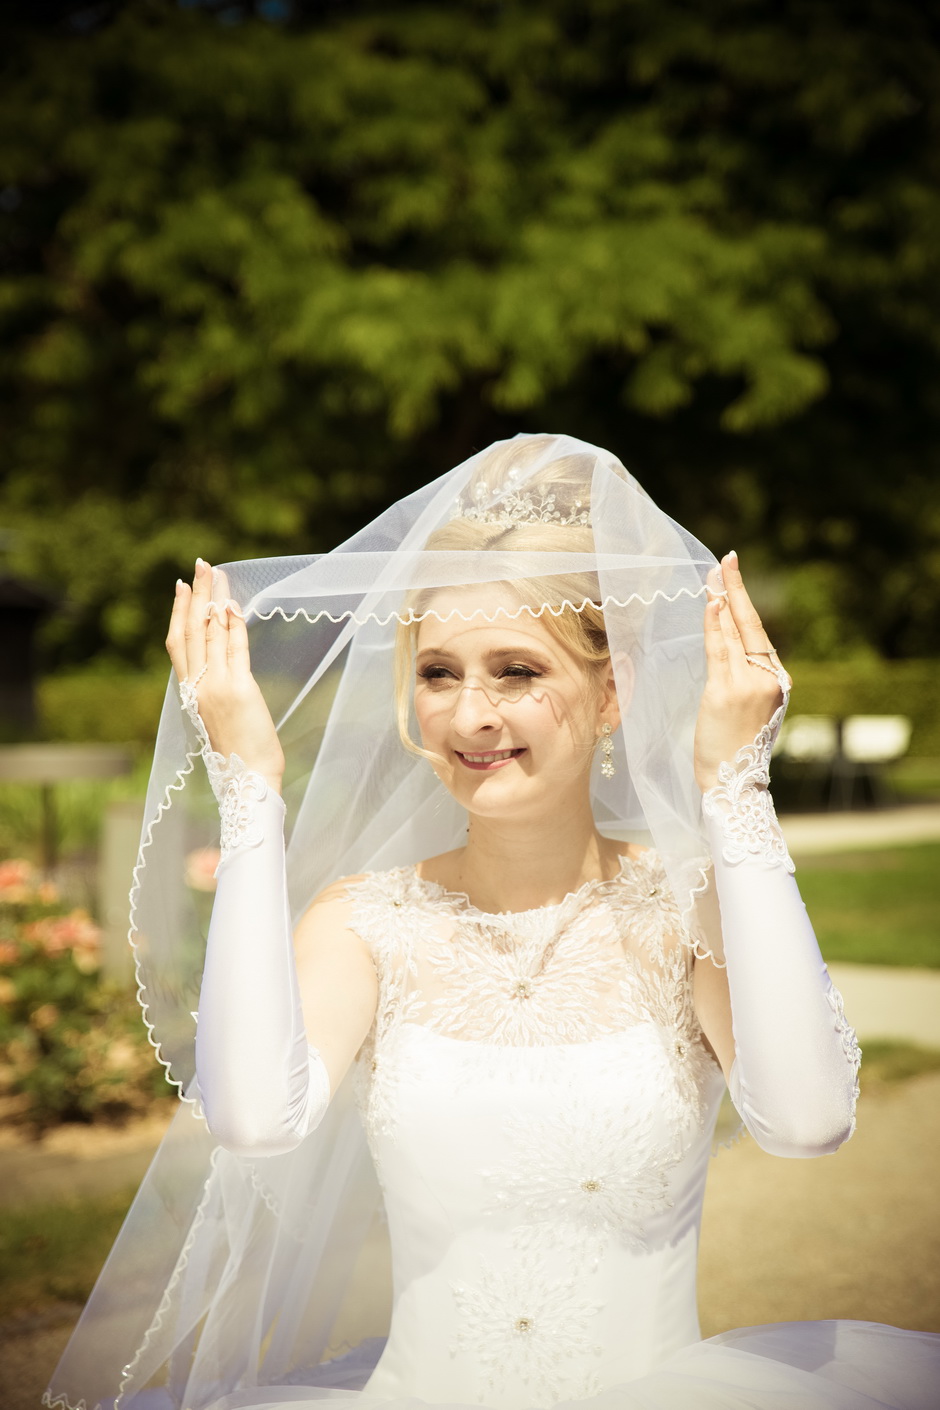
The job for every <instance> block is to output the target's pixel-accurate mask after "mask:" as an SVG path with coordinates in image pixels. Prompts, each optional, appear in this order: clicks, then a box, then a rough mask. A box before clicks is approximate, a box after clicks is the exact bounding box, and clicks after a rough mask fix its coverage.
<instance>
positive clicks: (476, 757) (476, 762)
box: [454, 749, 525, 769]
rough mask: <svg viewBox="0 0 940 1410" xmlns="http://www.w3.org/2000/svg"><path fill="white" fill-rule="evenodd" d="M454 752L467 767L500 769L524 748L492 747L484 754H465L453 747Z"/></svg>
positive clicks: (516, 756) (523, 751)
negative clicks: (492, 748)
mask: <svg viewBox="0 0 940 1410" xmlns="http://www.w3.org/2000/svg"><path fill="white" fill-rule="evenodd" d="M454 753H455V754H456V755H457V758H458V759H459V760H460V762H461V763H462V764H465V765H466V766H467V768H468V769H501V768H503V767H505V765H506V764H509V763H511V762H512V760H513V759H518V757H519V755H520V754H524V753H525V750H524V749H494V750H491V751H490V752H489V753H486V754H467V753H462V752H461V751H460V750H459V749H455V750H454Z"/></svg>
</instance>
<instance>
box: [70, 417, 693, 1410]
mask: <svg viewBox="0 0 940 1410" xmlns="http://www.w3.org/2000/svg"><path fill="white" fill-rule="evenodd" d="M455 523H458V524H460V525H462V526H464V527H465V526H466V525H467V524H468V523H469V524H472V525H475V526H477V529H478V531H479V533H478V536H477V538H476V539H473V538H472V536H471V538H469V539H467V540H466V544H465V545H464V546H462V547H461V546H460V543H461V542H462V540H459V538H458V540H454V537H453V525H454V524H455ZM481 535H482V538H481V537H480V536H481ZM484 540H485V543H484ZM455 542H456V543H457V546H454V543H455ZM440 545H444V546H440ZM716 571H717V565H716V560H715V558H714V556H713V555H712V554H711V553H710V552H709V551H708V550H707V549H706V548H705V547H704V546H703V545H702V544H700V543H699V542H698V541H697V540H696V539H695V538H694V537H693V536H692V535H691V534H689V533H687V532H686V531H685V530H684V529H683V528H681V527H680V526H679V525H678V524H676V523H675V522H674V521H673V520H671V519H670V518H669V517H668V516H667V515H666V514H665V513H663V511H662V510H660V509H659V508H658V507H657V506H656V505H655V504H654V503H653V501H652V500H651V499H650V497H649V496H648V495H647V494H646V493H645V491H644V490H643V489H642V488H641V486H640V485H639V484H638V483H637V481H636V480H635V479H634V478H633V477H632V476H631V475H630V474H629V473H628V472H627V471H626V470H625V469H624V467H623V466H622V464H621V463H620V462H619V461H618V460H617V459H616V458H615V457H614V456H613V455H611V454H610V453H609V452H607V451H605V450H602V449H600V448H599V447H596V446H592V445H589V444H587V443H586V442H583V441H580V440H577V439H575V438H573V437H567V436H554V435H520V436H517V437H515V438H513V439H512V440H508V441H504V442H498V443H497V444H496V445H495V446H492V447H489V448H487V449H486V450H484V451H481V452H479V453H477V454H476V455H474V456H471V457H470V459H468V460H467V461H465V462H464V463H463V464H461V465H458V466H457V467H455V468H454V469H452V470H450V471H448V472H447V473H446V474H444V475H442V476H441V477H440V478H439V479H437V480H435V481H433V482H432V483H430V484H428V485H426V486H425V487H424V488H422V489H420V490H419V491H417V492H416V493H415V494H413V495H411V496H409V497H408V498H406V499H403V500H401V501H399V502H398V503H397V504H395V505H393V506H392V507H391V508H390V509H389V510H387V511H386V512H385V513H384V514H382V515H380V516H379V517H378V518H377V519H376V520H375V521H374V522H373V523H371V524H370V525H368V526H367V527H366V528H365V529H363V530H362V531H361V532H359V533H357V534H356V535H354V536H353V537H352V538H351V539H349V540H348V541H347V542H346V543H344V544H342V545H341V546H340V547H339V548H337V549H336V550H334V551H333V552H332V553H329V554H325V555H322V556H319V557H307V558H274V559H266V560H255V561H251V562H243V563H230V564H226V565H224V567H223V569H222V571H221V573H220V575H219V578H218V582H219V589H218V590H219V592H220V593H222V592H224V593H226V594H230V595H231V596H233V597H234V598H235V599H236V600H237V601H238V602H239V603H240V604H241V606H242V609H243V611H244V612H245V615H246V617H247V620H248V623H249V631H250V640H251V650H252V666H253V670H254V672H255V674H256V676H257V678H258V680H259V681H260V683H261V685H262V688H263V690H264V692H265V694H266V697H267V699H268V701H269V704H270V705H271V709H272V713H273V714H274V717H275V720H276V721H277V722H278V728H279V731H280V734H281V738H282V741H283V744H284V749H285V755H286V758H287V761H288V772H287V775H286V779H285V801H286V803H287V809H288V876H289V886H290V895H291V903H292V907H293V910H294V913H295V916H298V917H299V916H300V915H301V914H302V913H303V911H304V910H305V909H306V907H307V906H308V905H309V903H310V901H311V900H312V899H313V897H315V896H316V895H317V894H318V892H319V891H320V890H321V889H322V888H323V887H324V886H326V885H328V884H330V883H331V882H333V881H334V880H336V879H337V878H339V877H342V876H346V875H353V874H358V873H362V872H373V871H381V870H383V869H385V868H388V867H392V866H397V865H405V864H408V863H412V862H415V861H418V860H420V859H421V858H423V857H425V856H429V855H433V854H435V853H438V852H441V851H445V850H447V849H449V848H452V847H455V846H458V845H459V844H460V842H461V840H462V838H463V836H464V833H465V829H466V815H465V814H464V813H463V811H462V810H461V809H460V808H459V807H458V805H457V804H456V803H455V802H454V801H453V799H452V798H451V797H450V796H449V795H448V794H447V793H446V791H445V790H444V788H443V786H442V785H441V784H440V783H439V781H438V780H437V778H436V776H435V774H434V773H433V771H432V769H431V768H430V766H429V764H428V763H427V761H426V760H425V759H423V758H421V757H418V756H417V755H416V754H415V753H412V752H408V751H407V750H406V749H405V748H403V747H402V741H401V737H400V729H399V720H398V713H397V705H396V676H395V660H396V649H397V650H399V651H400V646H401V633H402V629H403V627H405V628H407V626H408V624H409V623H413V622H414V621H416V620H418V619H420V618H421V617H422V616H423V615H425V614H427V613H436V614H437V615H438V616H440V617H443V620H444V622H445V624H446V620H448V618H449V617H451V616H454V615H457V616H460V617H463V618H466V617H470V616H475V615H481V614H482V615H486V616H490V617H493V616H498V615H499V614H502V615H504V616H506V615H512V614H514V613H517V612H531V613H534V614H536V615H540V614H543V613H546V612H548V613H552V614H554V615H555V616H558V615H559V614H560V613H562V612H563V611H566V610H574V611H583V610H584V609H585V607H586V605H588V604H589V603H593V604H600V606H601V607H602V609H603V613H604V621H605V626H606V631H607V636H608V640H609V643H610V648H611V656H612V661H613V664H614V669H615V675H616V680H617V688H618V694H619V695H620V697H621V705H622V708H623V723H622V726H621V728H620V729H619V730H618V731H617V732H616V735H615V738H614V763H615V765H616V768H617V772H616V775H615V778H614V779H613V780H608V779H602V778H601V777H600V772H599V769H598V770H596V771H595V776H594V779H593V784H592V799H593V804H594V808H595V817H596V819H597V822H598V825H599V826H600V828H601V829H602V830H603V831H604V832H605V833H607V834H608V835H611V836H617V837H623V838H626V839H631V840H640V841H646V842H650V843H651V844H652V845H653V846H655V847H656V849H657V850H658V851H659V852H660V854H661V855H662V857H663V860H664V862H665V865H666V870H667V875H668V877H669V880H670V884H671V886H672V888H673V890H674V892H675V895H676V898H677V901H678V903H679V907H680V911H681V913H682V914H683V916H684V918H685V921H686V924H687V927H688V943H689V945H690V946H691V947H692V948H694V949H695V951H696V953H698V954H708V953H710V954H713V955H714V956H715V958H716V959H717V960H718V962H720V961H721V955H720V949H719V944H718V931H717V927H716V926H715V925H714V924H713V922H712V921H711V920H710V919H709V915H710V899H709V894H708V885H707V882H708V867H709V856H708V846H707V843H706V840H705V836H704V832H703V828H702V823H701V798H700V793H699V790H698V788H697V786H696V783H695V779H694V774H693V771H692V737H693V732H694V724H695V716H696V711H697V707H698V701H699V697H700V695H701V691H702V688H703V685H704V680H705V660H704V650H703V642H702V612H703V607H704V601H705V584H706V579H708V580H709V582H710V583H711V584H712V585H713V586H714V585H715V584H716V583H717V584H718V585H719V586H720V579H717V578H716V577H715V573H716ZM710 575H711V576H710ZM494 584H496V585H498V586H499V588H500V591H501V595H499V596H498V606H496V607H494V606H493V601H494V599H493V598H492V596H491V595H490V594H489V592H488V588H490V587H492V585H494ZM506 585H509V587H510V589H511V594H512V599H511V601H512V605H511V606H507V602H506V595H505V591H504V590H505V588H506ZM442 604H444V608H445V610H442ZM415 733H416V732H415V731H414V730H413V731H412V734H413V736H414V734H415ZM198 754H199V744H198V740H197V739H196V737H195V734H194V732H193V729H192V726H191V724H190V722H189V720H188V719H187V717H186V716H185V715H184V713H183V712H182V711H181V709H180V703H179V694H178V683H177V682H176V680H175V678H171V680H170V683H169V686H168V690H167V695H166V699H165V702H164V707H163V713H162V717H161V722H160V729H159V735H158V740H157V746H156V751H155V757H154V764H153V772H152V775H151V781H150V787H149V790H148V795H147V801H146V810H145V818H144V826H143V833H142V838H141V846H140V853H139V858H138V864H137V867H136V869H135V874H134V885H133V889H132V892H131V931H130V935H131V940H132V943H133V945H134V950H135V956H136V965H137V978H138V983H139V997H140V1002H141V1007H142V1012H143V1017H144V1021H145V1023H146V1024H147V1027H148V1031H149V1033H150V1037H151V1041H152V1043H153V1045H154V1047H155V1049H156V1054H157V1056H158V1058H159V1060H160V1062H161V1063H163V1065H164V1066H165V1068H166V1071H167V1078H168V1080H169V1081H170V1082H172V1083H173V1084H175V1085H176V1087H177V1088H178V1090H179V1093H180V1097H181V1102H180V1106H179V1110H178V1112H177V1114H176V1116H175V1118H174V1121H173V1123H172V1125H171V1127H170V1130H169V1132H168V1134H167V1136H166V1138H165V1140H164V1142H163V1144H162V1146H161V1148H160V1150H159V1152H158V1154H157V1156H156V1157H155V1159H154V1162H153V1164H152V1166H151V1169H150V1171H149V1173H148V1175H147V1176H146V1178H145V1180H144V1182H143V1184H142V1186H141V1189H140V1191H139V1193H138V1195H137V1198H136V1200H135V1202H134V1204H133V1206H132V1208H131V1211H130V1213H129V1215H128V1218H127V1221H126V1223H125V1225H124V1228H123V1229H122V1231H121V1234H120V1235H119V1237H118V1240H117V1242H116V1244H115V1246H114V1249H113V1250H112V1253H111V1255H110V1257H109V1259H108V1262H107V1264H106V1265H105V1268H104V1270H103V1272H102V1274H101V1277H100V1279H99V1281H98V1283H97V1285H96V1287H95V1290H94V1292H93V1294H92V1296H91V1298H90V1300H89V1303H88V1305H87V1307H86V1309H85V1312H84V1314H83V1316H82V1319H81V1321H80V1323H79V1325H78V1327H77V1329H76V1331H75V1333H74V1335H73V1337H72V1340H71V1341H70V1343H69V1345H68V1347H67V1349H66V1352H65V1354H64V1356H63V1358H62V1360H61V1362H60V1364H59V1366H58V1367H57V1369H56V1371H55V1373H54V1376H53V1378H52V1382H51V1384H50V1387H49V1389H48V1391H47V1392H46V1396H45V1397H44V1404H46V1405H49V1406H58V1405H61V1406H68V1407H73V1408H75V1410H78V1407H81V1410H93V1407H101V1410H112V1407H113V1408H114V1410H118V1408H119V1410H183V1407H185V1408H186V1410H203V1407H207V1406H210V1405H214V1404H217V1403H218V1402H220V1401H221V1400H222V1399H223V1397H229V1396H233V1397H235V1398H234V1399H232V1401H231V1402H230V1403H231V1404H233V1405H234V1404H235V1403H237V1395H238V1393H239V1392H240V1391H243V1390H247V1389H249V1388H251V1387H254V1386H257V1385H272V1386H273V1385H279V1386H283V1385H287V1384H291V1383H293V1384H304V1385H314V1384H316V1385H319V1386H323V1387H330V1386H332V1387H334V1391H333V1394H334V1397H335V1396H339V1397H340V1398H343V1396H344V1394H352V1392H351V1391H344V1389H343V1388H344V1387H348V1386H349V1385H351V1384H352V1383H353V1382H352V1381H351V1380H350V1367H355V1366H361V1365H363V1364H367V1363H368V1362H369V1360H370V1357H371V1358H372V1359H374V1348H375V1347H377V1346H378V1345H380V1339H381V1338H382V1337H383V1336H384V1334H385V1332H386V1330H387V1320H388V1311H389V1306H390V1289H389V1287H388V1286H387V1280H385V1281H381V1285H380V1286H377V1285H376V1278H375V1274H374V1270H375V1268H376V1267H382V1266H383V1259H385V1255H384V1252H383V1240H384V1226H383V1222H382V1206H381V1195H380V1191H379V1188H378V1185H377V1181H376V1177H375V1175H374V1172H373V1169H372V1165H371V1161H370V1158H369V1155H368V1151H367V1148H366V1144H365V1140H364V1136H363V1133H362V1130H361V1126H360V1122H359V1117H358V1112H357V1107H356V1101H355V1093H354V1090H353V1086H354V1083H353V1079H351V1078H349V1079H347V1080H346V1082H345V1083H344V1085H343V1087H342V1088H341V1089H340V1091H339V1092H338V1093H337V1094H336V1097H335V1098H334V1100H333V1103H332V1105H331V1107H330V1110H329V1112H328V1115H327V1117H326V1119H325V1121H324V1123H323V1124H322V1125H321V1126H320V1127H319V1128H318V1130H316V1131H315V1132H313V1133H312V1134H311V1135H310V1136H309V1137H308V1138H307V1139H306V1140H305V1141H304V1142H303V1144H302V1145H301V1146H300V1147H299V1148H298V1149H297V1150H296V1151H293V1152H291V1153H290V1154H288V1155H283V1156H275V1157H270V1158H265V1159H261V1158H259V1159H255V1160H251V1159H247V1158H244V1157H236V1156H234V1155H232V1154H231V1153H229V1152H227V1151H225V1150H222V1149H221V1148H220V1147H218V1145H217V1144H216V1143H215V1141H214V1140H213V1139H212V1137H211V1135H210V1134H209V1132H208V1130H207V1129H206V1126H205V1122H204V1120H203V1118H202V1115H201V1111H200V1106H199V1094H198V1087H197V1083H196V1077H195V1064H194V1037H195V1031H196V1022H197V1013H198V1002H199V981H200V975H201V968H202V958H203V953H204V943H205V934H206V929H207V924H208V917H209V912H210V909H211V900H212V897H211V891H210V890H207V889H206V887H207V885H208V884H209V883H208V882H207V877H209V876H211V870H212V867H211V860H212V855H213V848H215V847H216V846H217V844H218V817H217V811H216V805H215V801H214V799H213V797H212V795H211V792H210V791H209V788H208V785H207V783H206V780H205V777H204V770H203V769H202V766H201V761H200V760H199V757H198ZM385 1262H386V1263H387V1259H385ZM351 1348H352V1349H353V1350H352V1354H350V1349H351ZM355 1348H358V1350H356V1349H355Z"/></svg>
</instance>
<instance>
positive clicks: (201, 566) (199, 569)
mask: <svg viewBox="0 0 940 1410" xmlns="http://www.w3.org/2000/svg"><path fill="white" fill-rule="evenodd" d="M205 571H206V560H205V559H204V558H197V559H196V573H197V576H201V575H202V574H203V573H204V572H205Z"/></svg>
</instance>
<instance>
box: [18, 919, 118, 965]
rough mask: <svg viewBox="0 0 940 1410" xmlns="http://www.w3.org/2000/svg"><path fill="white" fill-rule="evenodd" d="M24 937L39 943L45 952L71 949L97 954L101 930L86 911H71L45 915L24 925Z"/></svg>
mask: <svg viewBox="0 0 940 1410" xmlns="http://www.w3.org/2000/svg"><path fill="white" fill-rule="evenodd" d="M24 934H25V936H26V938H27V940H30V941H32V943H33V944H34V945H39V946H40V948H41V949H43V950H45V952H46V954H47V955H58V954H62V953H63V951H65V950H72V951H73V952H78V953H82V954H86V955H94V954H97V952H98V948H99V946H100V944H101V931H100V929H99V928H98V926H97V925H96V924H95V922H94V921H93V920H92V918H91V916H90V915H89V914H88V912H87V911H83V910H74V911H70V913H69V914H68V915H67V916H47V917H46V918H45V920H35V921H33V923H32V924H31V925H27V926H26V927H25V928H24Z"/></svg>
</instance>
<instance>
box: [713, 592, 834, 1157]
mask: <svg viewBox="0 0 940 1410" xmlns="http://www.w3.org/2000/svg"><path fill="white" fill-rule="evenodd" d="M725 575H726V580H727V582H728V593H729V597H730V598H731V599H732V602H733V603H734V599H735V597H737V599H738V600H737V602H736V603H735V604H734V605H735V609H736V610H734V611H732V610H729V609H728V608H727V607H726V608H724V609H716V608H715V607H714V606H710V608H709V611H710V613H711V615H712V618H713V623H712V625H711V627H709V625H708V624H707V625H706V632H707V633H709V632H710V633H711V638H710V641H709V658H710V675H711V669H712V665H714V666H715V667H716V669H718V670H724V671H726V672H727V673H728V674H729V675H731V676H734V675H737V677H738V679H739V680H740V679H741V672H742V669H743V671H744V672H747V671H748V670H750V672H751V675H750V676H748V675H746V674H745V675H744V680H745V681H746V682H747V689H748V690H749V691H756V692H757V693H758V694H759V693H760V691H761V689H763V692H764V694H765V695H767V694H768V686H773V685H774V684H775V682H774V680H773V675H774V673H773V671H772V670H770V671H769V672H768V671H767V670H763V671H762V670H761V668H760V667H759V666H755V664H754V663H753V662H749V661H748V660H747V654H748V653H745V651H744V648H743V645H742V642H741V632H742V631H744V630H750V631H751V632H752V633H756V631H757V628H758V627H759V626H760V623H759V619H756V614H755V617H753V618H751V619H750V620H748V611H747V609H748V608H750V603H749V601H747V600H746V594H745V593H744V588H743V583H742V582H741V578H740V573H738V572H737V568H736V564H732V565H728V566H726V567H725ZM750 611H751V612H753V609H752V608H751V609H750ZM736 618H737V619H738V620H739V621H740V629H739V625H738V620H736ZM760 630H761V631H762V628H761V629H760ZM761 646H769V643H767V642H766V638H765V639H764V641H763V642H762V643H761ZM726 653H727V654H726ZM750 654H752V655H753V654H754V653H753V651H752V652H751V653H750ZM764 654H765V653H764ZM758 659H760V658H758ZM758 677H763V678H764V680H759V679H758ZM764 681H766V684H765V683H764ZM725 684H726V686H727V681H726V682H725ZM777 699H779V687H777ZM784 708H785V705H783V704H782V705H779V706H778V708H777V709H776V711H775V712H774V714H773V716H772V718H771V719H770V721H769V722H768V723H766V724H764V725H762V726H761V728H760V729H759V730H757V731H755V737H754V739H753V742H752V743H749V744H746V745H745V747H743V748H741V749H738V750H736V751H729V753H728V755H726V758H732V759H733V760H734V762H733V763H721V764H720V765H719V766H718V767H717V768H711V769H710V768H707V767H706V768H703V770H702V775H701V777H700V782H705V783H709V782H711V780H714V781H713V782H711V786H709V787H706V788H705V789H704V792H703V811H704V814H705V822H706V828H707V831H708V836H709V841H710V843H711V849H712V855H713V858H714V876H715V886H716V889H717V894H718V902H719V907H720V911H721V931H722V937H723V940H724V948H725V956H726V960H727V970H726V971H722V970H720V969H718V968H717V967H716V966H715V965H714V964H712V963H711V962H709V961H704V962H697V963H696V969H695V1001H696V1009H697V1011H698V1014H699V1020H700V1022H701V1023H702V1027H703V1030H704V1032H705V1034H706V1037H707V1038H708V1040H709V1042H710V1043H711V1044H712V1047H713V1048H714V1050H715V1052H716V1054H717V1056H718V1058H719V1061H720V1062H721V1064H722V1067H723V1069H724V1071H725V1075H726V1078H727V1080H728V1086H729V1089H730V1091H731V1096H732V1099H733V1101H734V1103H735V1106H736V1107H737V1109H738V1111H739V1112H740V1114H741V1116H742V1118H743V1120H744V1124H745V1126H746V1127H747V1129H748V1130H749V1131H750V1132H751V1134H752V1135H753V1136H754V1138H755V1139H756V1140H757V1141H758V1143H759V1144H760V1145H761V1146H762V1148H763V1149H764V1150H766V1151H768V1152H770V1153H772V1154H775V1155H787V1156H812V1155H821V1154H824V1153H826V1152H829V1151H833V1150H835V1149H837V1147H838V1146H839V1145H841V1144H842V1142H843V1141H845V1140H846V1139H847V1138H848V1137H849V1136H850V1135H851V1133H852V1130H853V1128H854V1113H855V1099H856V1097H857V1092H858V1088H857V1072H858V1056H859V1055H858V1047H857V1044H856V1042H855V1034H854V1033H853V1032H852V1030H851V1029H850V1028H849V1027H848V1024H847V1023H846V1022H845V1018H844V1016H843V1014H842V1001H841V997H840V996H839V994H838V992H837V991H836V990H835V989H834V988H833V986H832V983H831V981H830V979H829V975H828V972H827V970H826V966H825V964H824V963H823V959H822V956H821V954H820V952H819V946H818V944H817V943H816V937H815V934H814V933H813V928H812V925H811V924H810V921H809V917H808V916H807V914H806V909H805V907H804V905H803V902H802V898H801V897H800V893H799V890H798V888H797V885H796V881H795V879H794V876H793V870H794V868H793V863H792V862H791V861H790V858H789V855H788V853H787V849H786V844H785V843H784V840H783V837H782V834H781V832H780V828H779V824H778V823H777V819H776V816H775V814H774V810H773V802H772V800H771V797H770V794H769V792H768V783H769V760H770V754H771V750H772V748H773V743H774V740H775V738H776V733H777V730H778V729H779V725H780V723H781V721H782V718H783V711H784ZM724 712H725V714H726V715H728V714H730V715H732V716H734V713H735V707H734V706H733V704H732V703H731V702H730V701H729V700H728V699H725V701H724ZM706 734H707V731H706ZM724 743H725V747H727V740H725V741H724Z"/></svg>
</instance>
